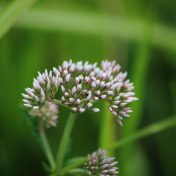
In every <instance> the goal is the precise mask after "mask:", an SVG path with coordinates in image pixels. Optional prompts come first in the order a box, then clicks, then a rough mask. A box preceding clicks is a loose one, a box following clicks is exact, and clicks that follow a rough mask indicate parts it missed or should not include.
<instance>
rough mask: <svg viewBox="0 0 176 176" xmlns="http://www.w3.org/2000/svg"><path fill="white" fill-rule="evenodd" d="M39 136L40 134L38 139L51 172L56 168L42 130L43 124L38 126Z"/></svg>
mask: <svg viewBox="0 0 176 176" xmlns="http://www.w3.org/2000/svg"><path fill="white" fill-rule="evenodd" d="M39 134H40V139H41V143H42V147H43V150H44V153H45V155H46V158H47V160H48V163H49V165H50V168H51V171H52V170H53V169H54V168H55V167H56V166H55V160H54V157H53V154H52V151H51V148H50V146H49V143H48V140H47V137H46V134H45V130H44V128H43V124H41V125H40V128H39Z"/></svg>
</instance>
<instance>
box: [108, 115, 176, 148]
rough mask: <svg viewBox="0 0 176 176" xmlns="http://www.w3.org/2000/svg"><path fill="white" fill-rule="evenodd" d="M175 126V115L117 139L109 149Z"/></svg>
mask: <svg viewBox="0 0 176 176" xmlns="http://www.w3.org/2000/svg"><path fill="white" fill-rule="evenodd" d="M175 126H176V117H172V118H169V119H166V120H163V121H161V122H157V123H155V124H152V125H150V126H148V127H145V128H143V129H141V130H139V131H137V132H135V133H134V134H132V135H130V136H128V137H126V138H124V139H122V140H119V141H118V142H116V143H115V144H113V145H112V146H111V149H118V148H120V147H122V146H124V145H126V144H129V143H132V142H135V141H137V140H139V139H141V138H144V137H147V136H150V135H153V134H157V133H159V132H161V131H164V130H166V129H169V128H172V127H175Z"/></svg>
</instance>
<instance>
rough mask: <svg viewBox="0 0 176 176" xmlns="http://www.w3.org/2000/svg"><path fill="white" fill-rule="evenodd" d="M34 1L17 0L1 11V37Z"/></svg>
mask: <svg viewBox="0 0 176 176" xmlns="http://www.w3.org/2000/svg"><path fill="white" fill-rule="evenodd" d="M34 2H35V0H16V1H13V2H12V3H10V4H9V5H7V7H5V8H4V9H3V11H1V13H0V39H1V37H2V36H3V35H4V34H5V33H6V32H8V30H9V29H10V28H11V27H12V26H13V25H14V23H15V22H16V20H17V19H18V18H19V16H20V15H22V14H23V12H24V11H25V10H26V9H27V8H28V7H29V6H30V5H31V4H33V3H34Z"/></svg>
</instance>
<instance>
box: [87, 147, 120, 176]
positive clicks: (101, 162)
mask: <svg viewBox="0 0 176 176" xmlns="http://www.w3.org/2000/svg"><path fill="white" fill-rule="evenodd" d="M117 163H118V162H117V161H115V158H114V157H112V158H110V157H107V156H106V151H105V150H101V149H99V150H98V151H97V152H94V153H93V154H91V155H88V160H87V163H86V164H85V165H86V169H87V171H88V175H90V176H117V174H118V173H119V172H118V168H117V167H116V165H117Z"/></svg>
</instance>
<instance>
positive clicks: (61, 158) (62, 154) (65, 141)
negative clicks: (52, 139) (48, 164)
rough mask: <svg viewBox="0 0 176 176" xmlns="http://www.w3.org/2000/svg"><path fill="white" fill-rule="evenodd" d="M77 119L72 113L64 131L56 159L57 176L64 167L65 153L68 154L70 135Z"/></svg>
mask: <svg viewBox="0 0 176 176" xmlns="http://www.w3.org/2000/svg"><path fill="white" fill-rule="evenodd" d="M75 119H76V114H75V113H72V112H71V113H70V115H69V117H68V120H67V124H66V126H65V129H64V132H63V135H62V138H61V141H60V145H59V148H58V151H57V158H56V173H57V175H59V173H61V169H62V167H63V161H64V157H65V153H66V150H67V146H68V143H69V140H70V135H71V132H72V129H73V126H74V122H75Z"/></svg>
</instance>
